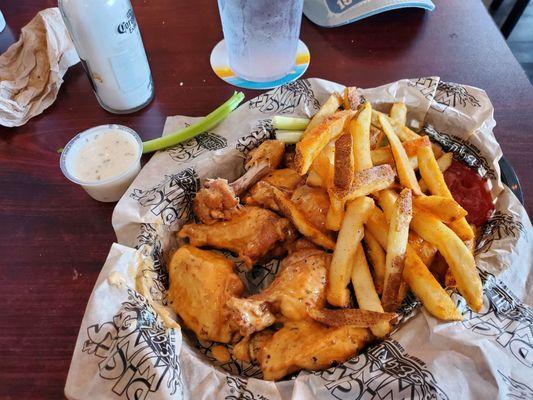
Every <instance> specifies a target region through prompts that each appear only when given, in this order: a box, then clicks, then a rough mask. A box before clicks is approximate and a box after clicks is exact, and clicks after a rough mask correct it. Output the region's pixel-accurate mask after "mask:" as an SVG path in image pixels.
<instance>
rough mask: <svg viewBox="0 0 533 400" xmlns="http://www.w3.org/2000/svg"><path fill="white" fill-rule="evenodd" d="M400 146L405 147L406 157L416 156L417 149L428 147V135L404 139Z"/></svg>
mask: <svg viewBox="0 0 533 400" xmlns="http://www.w3.org/2000/svg"><path fill="white" fill-rule="evenodd" d="M402 146H403V148H404V149H405V153H406V154H407V156H408V157H416V156H417V154H418V149H419V148H420V147H424V146H426V147H430V146H431V141H430V140H429V137H428V136H419V137H417V138H416V139H411V140H406V141H405V142H402Z"/></svg>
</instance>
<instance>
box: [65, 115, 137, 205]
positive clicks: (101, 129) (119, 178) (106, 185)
mask: <svg viewBox="0 0 533 400" xmlns="http://www.w3.org/2000/svg"><path fill="white" fill-rule="evenodd" d="M117 131H118V132H120V133H121V135H124V138H125V139H129V140H131V142H132V144H133V145H134V146H135V149H136V153H135V155H134V156H133V157H132V159H131V160H130V163H129V164H128V165H127V168H126V169H124V170H123V171H120V172H119V173H118V174H116V175H114V176H110V177H108V178H106V179H103V180H96V179H95V180H83V179H80V178H79V176H76V173H75V171H74V163H75V162H76V161H77V162H79V159H78V160H77V158H79V154H80V151H81V150H82V149H83V148H84V146H85V143H86V142H87V139H89V138H94V137H95V135H106V134H110V133H111V132H113V133H114V134H116V133H117ZM120 156H121V155H120V154H115V155H113V157H120ZM141 156H142V140H141V138H140V137H139V135H137V133H136V132H135V131H134V130H132V129H130V128H128V127H127V126H123V125H116V124H109V125H99V126H95V127H94V128H90V129H87V130H86V131H83V132H80V133H78V134H77V135H76V136H74V138H72V139H71V140H70V142H68V143H67V145H66V146H65V148H64V149H63V151H62V153H61V159H60V167H61V171H62V172H63V174H64V175H65V177H66V178H67V179H69V180H70V181H72V182H74V183H76V184H78V185H80V186H81V187H82V188H83V189H85V191H86V192H87V193H88V194H89V195H90V196H91V197H92V198H93V199H95V200H98V201H103V202H114V201H118V200H119V199H120V198H121V197H122V195H123V194H124V193H125V192H126V190H127V189H128V187H129V186H130V185H131V183H132V182H133V180H134V179H135V177H136V176H137V174H138V173H139V171H140V170H141ZM89 162H90V161H89Z"/></svg>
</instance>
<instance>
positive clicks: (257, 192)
mask: <svg viewBox="0 0 533 400" xmlns="http://www.w3.org/2000/svg"><path fill="white" fill-rule="evenodd" d="M303 181H304V180H303V178H302V177H301V176H300V175H299V174H298V173H297V172H296V171H295V170H293V169H290V168H284V169H276V170H274V171H272V172H271V173H269V174H268V175H267V176H265V177H264V178H263V179H262V180H260V181H259V182H258V183H256V184H255V185H254V186H253V187H252V189H250V195H249V196H248V197H246V199H245V202H246V204H250V205H262V206H263V207H266V208H269V209H271V210H274V211H278V208H277V205H276V202H275V201H274V199H273V196H272V195H271V193H270V191H269V190H265V187H266V186H265V185H264V184H263V182H266V183H269V184H270V185H272V186H274V187H277V188H278V189H280V190H281V191H283V192H284V193H287V194H289V195H290V194H291V193H292V192H293V191H294V190H295V189H296V188H297V187H298V186H300V185H301V184H302V183H303Z"/></svg>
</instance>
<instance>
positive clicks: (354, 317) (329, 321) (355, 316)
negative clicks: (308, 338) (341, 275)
mask: <svg viewBox="0 0 533 400" xmlns="http://www.w3.org/2000/svg"><path fill="white" fill-rule="evenodd" d="M308 313H309V316H310V317H311V318H313V319H314V320H315V321H318V322H320V323H322V324H324V325H327V326H337V327H338V326H344V325H353V326H354V327H359V328H370V327H373V326H376V325H377V324H379V323H381V322H387V323H388V322H389V321H390V320H392V319H393V318H396V317H397V314H395V313H387V312H376V311H369V310H361V309H355V308H348V309H342V310H329V309H327V308H323V309H321V310H319V309H316V308H310V309H309V310H308Z"/></svg>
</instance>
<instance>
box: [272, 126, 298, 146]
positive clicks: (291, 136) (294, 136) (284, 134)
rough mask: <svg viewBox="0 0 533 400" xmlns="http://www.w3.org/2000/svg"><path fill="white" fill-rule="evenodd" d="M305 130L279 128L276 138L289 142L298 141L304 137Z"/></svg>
mask: <svg viewBox="0 0 533 400" xmlns="http://www.w3.org/2000/svg"><path fill="white" fill-rule="evenodd" d="M303 134H304V131H289V130H279V129H278V130H277V131H276V139H277V140H279V141H282V142H284V143H287V144H294V143H298V142H299V141H300V139H301V138H302V136H303Z"/></svg>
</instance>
